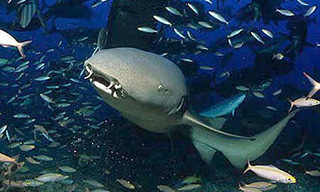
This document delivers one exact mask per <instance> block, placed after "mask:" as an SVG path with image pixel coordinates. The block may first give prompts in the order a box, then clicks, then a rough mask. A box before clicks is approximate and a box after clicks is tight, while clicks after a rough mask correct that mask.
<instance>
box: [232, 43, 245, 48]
mask: <svg viewBox="0 0 320 192" xmlns="http://www.w3.org/2000/svg"><path fill="white" fill-rule="evenodd" d="M243 45H244V42H240V43H237V44H235V45H233V48H234V49H239V48H241V47H242V46H243Z"/></svg>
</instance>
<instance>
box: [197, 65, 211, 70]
mask: <svg viewBox="0 0 320 192" xmlns="http://www.w3.org/2000/svg"><path fill="white" fill-rule="evenodd" d="M199 69H202V70H206V71H212V70H213V67H210V66H200V67H199Z"/></svg>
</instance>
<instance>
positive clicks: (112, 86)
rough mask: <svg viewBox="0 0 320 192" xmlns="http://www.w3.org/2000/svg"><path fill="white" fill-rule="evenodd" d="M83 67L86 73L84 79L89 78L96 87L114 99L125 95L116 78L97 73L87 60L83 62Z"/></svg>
mask: <svg viewBox="0 0 320 192" xmlns="http://www.w3.org/2000/svg"><path fill="white" fill-rule="evenodd" d="M84 68H85V71H86V73H87V76H85V79H89V80H90V82H91V83H92V84H93V86H94V87H95V88H96V89H98V90H99V91H102V92H104V93H107V94H108V95H110V96H112V97H113V98H115V99H119V98H124V97H125V91H124V89H123V88H122V86H121V84H120V83H119V82H118V81H117V80H116V79H113V78H111V77H108V76H107V75H103V74H99V73H98V72H97V71H96V70H95V69H94V68H93V67H92V65H91V64H90V63H88V62H85V63H84Z"/></svg>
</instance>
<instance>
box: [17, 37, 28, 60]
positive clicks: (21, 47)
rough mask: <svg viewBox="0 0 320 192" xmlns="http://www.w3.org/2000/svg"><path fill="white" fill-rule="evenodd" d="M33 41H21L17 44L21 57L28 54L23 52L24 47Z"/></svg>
mask: <svg viewBox="0 0 320 192" xmlns="http://www.w3.org/2000/svg"><path fill="white" fill-rule="evenodd" d="M31 42H32V41H24V42H21V43H19V45H18V46H17V48H18V50H19V53H20V55H21V57H26V55H25V54H24V52H23V47H24V46H26V45H28V44H30V43H31Z"/></svg>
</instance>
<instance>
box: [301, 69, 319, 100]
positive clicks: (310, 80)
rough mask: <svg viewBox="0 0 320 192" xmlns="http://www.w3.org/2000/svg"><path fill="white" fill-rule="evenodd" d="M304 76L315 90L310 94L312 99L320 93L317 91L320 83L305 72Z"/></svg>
mask: <svg viewBox="0 0 320 192" xmlns="http://www.w3.org/2000/svg"><path fill="white" fill-rule="evenodd" d="M303 75H304V76H305V77H306V78H307V79H308V80H309V82H310V83H311V84H312V86H313V89H312V90H311V91H310V93H309V94H308V97H312V96H313V95H314V94H315V93H316V92H317V91H319V89H317V88H316V87H317V86H319V84H320V83H318V82H317V81H316V80H314V79H313V78H312V77H310V75H308V74H307V73H305V72H303Z"/></svg>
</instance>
